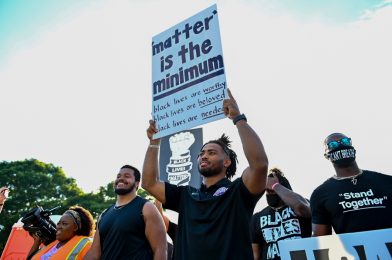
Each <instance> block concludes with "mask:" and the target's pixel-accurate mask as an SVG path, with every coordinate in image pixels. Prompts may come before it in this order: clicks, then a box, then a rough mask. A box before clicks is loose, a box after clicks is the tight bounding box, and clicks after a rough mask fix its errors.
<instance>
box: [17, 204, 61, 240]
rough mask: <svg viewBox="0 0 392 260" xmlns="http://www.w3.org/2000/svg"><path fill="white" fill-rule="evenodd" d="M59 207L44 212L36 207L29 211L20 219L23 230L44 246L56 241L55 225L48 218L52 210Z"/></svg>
mask: <svg viewBox="0 0 392 260" xmlns="http://www.w3.org/2000/svg"><path fill="white" fill-rule="evenodd" d="M59 207H60V206H59ZM59 207H55V208H53V209H51V210H44V209H43V208H42V207H39V206H38V207H36V208H34V209H32V210H30V211H29V212H27V213H26V214H25V215H24V216H23V218H22V219H21V221H22V222H23V229H24V230H26V231H28V232H29V233H30V234H34V235H37V236H38V237H39V238H40V239H41V240H42V242H43V243H44V244H45V245H48V244H50V243H51V242H53V241H54V240H56V232H57V230H56V224H55V223H54V222H53V221H52V220H51V219H50V217H49V216H50V215H51V213H52V211H53V210H55V209H57V208H59Z"/></svg>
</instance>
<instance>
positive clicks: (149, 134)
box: [147, 120, 158, 140]
mask: <svg viewBox="0 0 392 260" xmlns="http://www.w3.org/2000/svg"><path fill="white" fill-rule="evenodd" d="M149 123H150V126H149V127H148V128H147V137H148V138H149V139H150V140H152V136H153V135H154V134H156V133H158V129H157V127H156V123H155V121H154V120H150V121H149Z"/></svg>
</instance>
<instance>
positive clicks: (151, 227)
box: [143, 202, 167, 260]
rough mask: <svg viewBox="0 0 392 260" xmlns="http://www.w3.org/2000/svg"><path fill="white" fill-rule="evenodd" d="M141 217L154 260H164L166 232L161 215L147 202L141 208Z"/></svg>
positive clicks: (165, 254)
mask: <svg viewBox="0 0 392 260" xmlns="http://www.w3.org/2000/svg"><path fill="white" fill-rule="evenodd" d="M143 216H144V222H145V223H146V230H145V234H146V237H147V239H148V242H149V243H150V246H151V248H152V251H153V253H154V260H158V259H162V260H164V259H166V256H167V241H166V230H165V225H164V223H163V219H162V217H161V215H160V214H159V212H158V210H157V208H156V207H155V206H154V205H153V204H152V203H150V202H147V203H146V204H144V207H143Z"/></svg>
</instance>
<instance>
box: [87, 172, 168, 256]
mask: <svg viewBox="0 0 392 260" xmlns="http://www.w3.org/2000/svg"><path fill="white" fill-rule="evenodd" d="M139 183H140V172H139V171H138V170H137V169H136V168H135V167H133V166H130V165H124V166H123V167H122V168H121V169H120V172H119V173H118V174H117V178H116V180H115V182H114V189H115V192H116V194H117V201H116V204H115V205H113V206H111V207H110V208H108V209H106V210H105V211H104V212H103V213H102V214H101V216H100V218H99V219H98V225H97V230H96V232H95V236H94V240H93V244H92V246H91V249H90V251H89V252H88V253H87V255H86V256H85V258H84V259H107V260H111V259H116V260H117V259H124V260H125V259H135V260H136V259H138V260H139V259H140V260H142V259H143V260H148V259H162V260H163V259H166V250H167V249H166V247H167V245H166V235H165V234H166V232H165V227H164V224H163V220H162V217H161V216H160V214H159V212H158V210H157V208H156V207H155V206H154V204H152V203H151V202H149V201H148V200H146V199H144V198H141V197H139V196H137V195H136V191H137V189H138V187H139Z"/></svg>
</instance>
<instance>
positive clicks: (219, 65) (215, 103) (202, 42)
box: [152, 5, 227, 138]
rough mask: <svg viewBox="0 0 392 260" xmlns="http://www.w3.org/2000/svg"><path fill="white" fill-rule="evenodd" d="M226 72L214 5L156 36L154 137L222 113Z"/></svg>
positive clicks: (153, 67) (180, 129) (153, 88)
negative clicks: (155, 129) (155, 131)
mask: <svg viewBox="0 0 392 260" xmlns="http://www.w3.org/2000/svg"><path fill="white" fill-rule="evenodd" d="M224 73H225V70H224V64H223V55H222V47H221V40H220V32H219V21H218V12H217V6H216V5H213V6H211V7H209V8H207V9H205V10H203V11H201V12H199V13H198V14H196V15H194V16H192V17H190V18H189V19H187V20H185V21H183V22H181V23H179V24H177V25H175V26H173V27H172V28H170V29H168V30H166V31H164V32H162V33H160V34H158V35H157V36H155V37H153V39H152V117H153V119H154V121H155V122H156V125H157V128H158V131H159V132H158V133H157V134H155V135H154V138H160V137H163V136H167V135H170V134H173V133H177V132H180V131H182V130H185V129H190V128H192V127H195V126H198V125H202V124H206V123H208V122H211V121H215V120H218V119H222V118H224V117H225V116H224V113H223V100H224V99H225V98H226V97H227V87H226V78H225V74H224Z"/></svg>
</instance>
